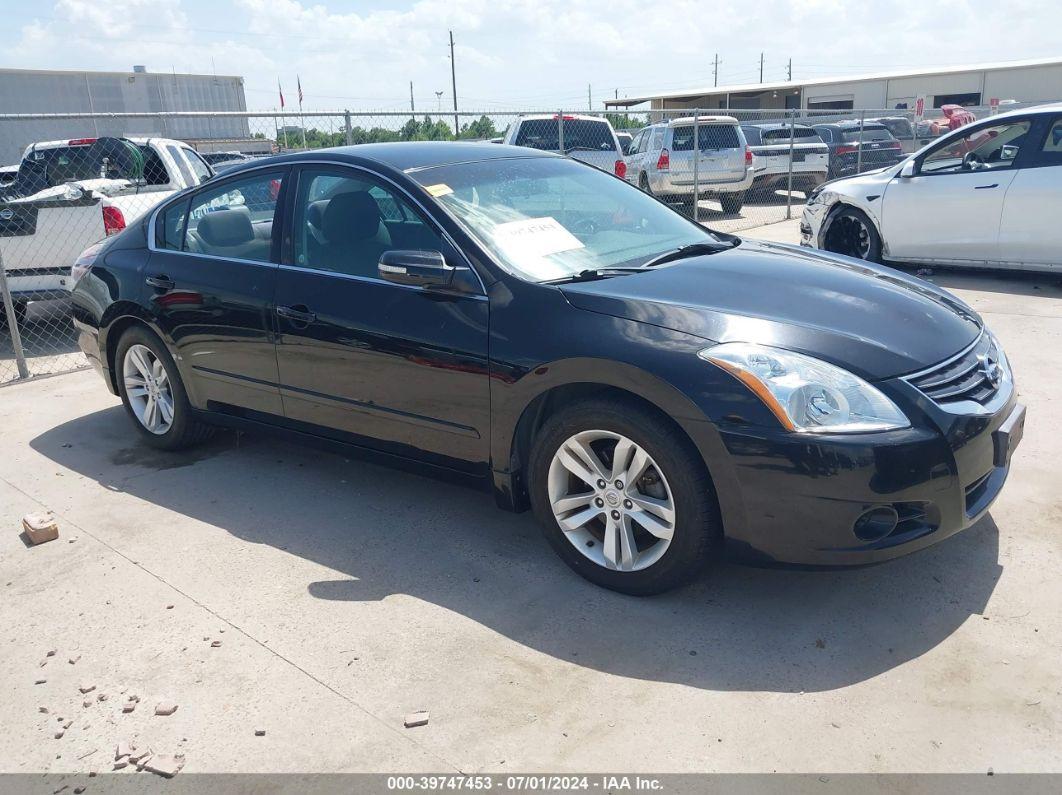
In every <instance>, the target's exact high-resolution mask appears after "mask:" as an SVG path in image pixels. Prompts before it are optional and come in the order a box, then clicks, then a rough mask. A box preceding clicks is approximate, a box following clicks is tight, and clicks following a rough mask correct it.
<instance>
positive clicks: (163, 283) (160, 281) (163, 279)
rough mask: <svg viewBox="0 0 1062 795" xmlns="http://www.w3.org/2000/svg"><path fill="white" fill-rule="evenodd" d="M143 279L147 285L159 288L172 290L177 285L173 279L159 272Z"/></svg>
mask: <svg viewBox="0 0 1062 795" xmlns="http://www.w3.org/2000/svg"><path fill="white" fill-rule="evenodd" d="M144 281H145V282H147V283H148V285H149V286H151V287H157V288H158V289H160V290H172V289H173V288H174V287H176V286H177V285H176V283H175V282H174V281H173V279H171V278H170V277H169V276H164V275H163V274H161V273H160V274H159V275H158V276H148V277H147V278H146V279H144Z"/></svg>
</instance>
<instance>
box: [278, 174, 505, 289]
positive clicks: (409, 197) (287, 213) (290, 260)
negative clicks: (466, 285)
mask: <svg viewBox="0 0 1062 795" xmlns="http://www.w3.org/2000/svg"><path fill="white" fill-rule="evenodd" d="M307 171H310V172H320V171H334V172H335V173H337V174H339V175H341V176H351V175H356V176H357V177H361V178H367V179H368V180H370V181H373V182H376V183H377V184H380V185H383V186H386V187H387V188H389V189H391V190H393V192H394V193H395V194H396V196H397V197H399V198H401V199H402V200H403V202H405V203H406V204H407V205H408V206H409V208H410V210H411V211H412V212H413V213H414V214H415V215H416V216H417V217H418V218H420V219H421V221H423V222H424V224H425V225H426V226H427V227H428V228H429V229H431V230H432V231H433V232H434V233H435V234H437V235H438V236H439V237H440V238H441V239H442V240H443V241H444V242H445V243H446V244H447V245H448V246H449V247H450V249H451V250H452V251H453V252H454V253H455V254H456V256H457V257H458V258H459V259H460V263H458V265H460V266H463V267H465V268H468V269H469V270H470V271H471V272H472V273H473V274H475V277H476V281H478V282H479V288H480V293H479V294H480V295H481V296H486V294H487V287H486V282H485V281H484V280H483V277H482V276H481V275H480V273H479V271H477V270H476V269H475V267H473V265H472V263H471V261H470V260H469V258H468V255H467V254H465V252H464V251H463V250H462V249H461V247H460V246H459V245H458V244H457V242H456V241H455V240H454V239H453V237H452V236H451V235H450V233H449V232H448V231H446V229H445V227H443V225H442V224H440V223H439V221H438V219H436V218H435V216H434V215H433V214H432V213H431V212H430V211H429V210H428V208H427V207H425V206H424V204H423V202H421V200H420V199H418V198H417V197H416V196H414V195H413V194H412V193H410V192H409V191H408V190H407V189H406V188H405V187H403V186H402V185H399V184H398V183H397V182H395V181H394V180H393V179H391V178H389V177H387V176H385V175H383V174H380V173H379V172H377V171H373V170H372V169H369V168H366V167H365V166H360V165H354V164H352V163H337V162H334V161H324V160H322V161H304V162H301V163H299V164H297V166H296V167H295V168H293V169H292V172H291V173H290V174H289V178H288V179H287V180H285V183H284V185H285V188H284V190H283V193H284V194H285V203H284V216H283V217H284V233H283V234H284V237H283V241H282V244H281V247H280V257H279V262H280V266H281V267H283V268H290V269H293V270H304V271H310V272H313V273H319V274H324V275H328V276H335V277H337V278H344V279H359V280H360V279H365V280H367V281H372V282H373V283H382V284H388V285H391V286H394V287H400V288H403V289H415V290H419V289H420V288H419V287H410V286H408V285H400V284H397V285H396V284H393V283H392V282H384V281H382V280H377V279H371V278H368V279H366V277H362V276H357V275H352V274H345V273H337V272H335V271H328V270H321V269H317V268H312V267H307V266H304V265H299V264H298V263H297V262H295V239H294V235H293V231H294V229H295V213H296V210H297V208H296V206H295V202H296V201H297V197H298V195H299V190H298V187H299V183H300V182H301V180H302V179H304V175H305V173H306V172H307ZM278 206H279V203H278ZM274 224H275V221H274Z"/></svg>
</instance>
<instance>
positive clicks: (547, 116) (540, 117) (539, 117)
mask: <svg viewBox="0 0 1062 795" xmlns="http://www.w3.org/2000/svg"><path fill="white" fill-rule="evenodd" d="M558 115H560V114H557V113H529V114H528V115H526V116H521V117H519V118H518V119H517V121H552V120H553V119H556V118H557V116H558ZM564 120H565V121H600V122H604V123H605V124H608V123H609V121H608V119H603V118H601V117H600V116H587V115H585V114H578V113H565V114H564Z"/></svg>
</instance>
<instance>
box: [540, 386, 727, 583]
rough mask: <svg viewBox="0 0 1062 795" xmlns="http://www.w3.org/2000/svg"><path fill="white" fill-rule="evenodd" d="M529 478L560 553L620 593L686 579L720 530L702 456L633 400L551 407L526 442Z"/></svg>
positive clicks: (705, 558)
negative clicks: (554, 409)
mask: <svg viewBox="0 0 1062 795" xmlns="http://www.w3.org/2000/svg"><path fill="white" fill-rule="evenodd" d="M602 484H604V485H602ZM529 488H530V492H531V501H532V506H533V508H534V511H535V515H536V516H537V518H538V519H539V522H540V523H541V526H542V530H543V534H544V535H545V536H546V539H547V540H548V541H549V543H550V545H551V546H552V547H553V549H554V551H555V552H556V553H557V554H558V555H559V556H560V557H561V559H562V560H563V561H564V562H565V563H566V564H568V566H570V567H571V568H572V569H573V570H574V571H576V572H577V573H578V574H580V575H582V576H583V577H585V578H586V579H588V580H590V581H591V582H593V583H596V584H597V585H601V586H603V587H605V588H610V589H612V590H614V591H620V592H621V593H627V594H633V595H637V596H644V595H649V594H655V593H661V592H663V591H668V590H671V589H673V588H676V587H678V586H680V585H682V584H684V583H686V582H688V581H690V580H691V579H693V578H694V577H695V576H697V575H698V574H699V573H700V572H702V571H703V570H704V569H705V568H706V566H707V564H708V563H709V561H710V560H711V558H712V557H713V554H712V553H713V550H714V549H715V548H716V542H717V541H718V540H719V538H720V536H721V529H720V523H719V518H718V507H717V504H716V501H715V492H714V490H713V487H712V484H711V480H710V478H709V476H708V472H707V470H706V469H705V467H704V464H703V462H702V461H701V459H700V456H699V455H698V454H697V452H696V450H695V449H694V448H693V446H692V444H691V443H690V442H689V440H688V439H687V438H685V437H684V436H683V435H682V434H681V433H680V432H678V431H677V430H676V429H675V428H674V427H672V426H671V425H670V424H669V423H668V422H667V421H666V420H665V419H663V418H662V417H660V416H659V415H658V414H656V413H655V412H653V411H651V410H648V409H646V408H644V407H642V406H639V405H637V404H634V403H627V402H624V401H615V400H597V399H595V400H587V401H582V402H579V403H575V404H572V405H570V406H568V407H566V408H564V409H562V410H561V411H559V412H558V413H557V414H555V415H553V416H552V417H550V418H549V420H547V422H546V423H545V425H544V426H543V427H542V428H541V430H540V431H539V433H538V434H537V436H536V438H535V441H534V444H533V446H532V450H531V455H530V461H529Z"/></svg>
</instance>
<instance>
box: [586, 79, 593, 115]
mask: <svg viewBox="0 0 1062 795" xmlns="http://www.w3.org/2000/svg"><path fill="white" fill-rule="evenodd" d="M586 109H587V110H593V109H594V100H593V98H592V97H591V96H590V84H589V83H587V84H586Z"/></svg>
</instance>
